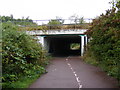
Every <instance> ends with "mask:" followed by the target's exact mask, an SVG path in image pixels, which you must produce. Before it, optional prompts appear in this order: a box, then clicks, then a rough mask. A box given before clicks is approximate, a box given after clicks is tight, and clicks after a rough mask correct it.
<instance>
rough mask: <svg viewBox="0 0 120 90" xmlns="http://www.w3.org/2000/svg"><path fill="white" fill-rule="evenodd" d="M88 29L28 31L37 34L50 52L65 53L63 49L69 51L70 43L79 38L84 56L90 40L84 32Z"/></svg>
mask: <svg viewBox="0 0 120 90" xmlns="http://www.w3.org/2000/svg"><path fill="white" fill-rule="evenodd" d="M86 31H87V29H76V30H47V31H46V32H45V31H42V30H36V31H27V32H26V33H27V34H29V35H34V36H36V37H37V38H38V40H39V43H41V44H42V46H43V47H44V49H46V50H47V51H48V52H49V53H59V52H61V53H63V52H62V50H64V52H69V50H68V48H69V44H70V43H72V42H73V43H74V42H77V41H76V40H78V42H79V43H80V45H81V50H80V54H81V56H83V54H84V51H85V46H86V45H87V42H88V39H87V36H86V35H85V34H84V33H85V32H86ZM55 38H56V39H55ZM65 40H66V41H65ZM68 41H70V42H68ZM55 50H56V51H55Z"/></svg>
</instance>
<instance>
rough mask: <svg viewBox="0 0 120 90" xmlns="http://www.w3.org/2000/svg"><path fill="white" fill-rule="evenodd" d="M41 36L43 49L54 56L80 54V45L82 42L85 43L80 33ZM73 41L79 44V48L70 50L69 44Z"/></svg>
mask: <svg viewBox="0 0 120 90" xmlns="http://www.w3.org/2000/svg"><path fill="white" fill-rule="evenodd" d="M43 37H44V47H45V49H46V50H47V51H48V53H50V54H52V55H54V56H68V55H81V51H82V47H81V46H82V44H83V43H84V45H85V40H86V38H85V37H84V42H82V40H81V36H80V35H45V36H43ZM73 43H77V44H79V46H80V48H79V49H77V50H72V49H71V48H70V45H71V44H73Z"/></svg>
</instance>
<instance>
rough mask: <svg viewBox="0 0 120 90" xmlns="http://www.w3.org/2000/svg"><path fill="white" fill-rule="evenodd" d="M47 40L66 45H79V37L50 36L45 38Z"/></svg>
mask: <svg viewBox="0 0 120 90" xmlns="http://www.w3.org/2000/svg"><path fill="white" fill-rule="evenodd" d="M46 38H48V39H49V40H53V41H56V40H57V41H63V42H67V43H80V42H81V40H80V36H79V35H52V36H46Z"/></svg>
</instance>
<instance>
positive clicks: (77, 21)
mask: <svg viewBox="0 0 120 90" xmlns="http://www.w3.org/2000/svg"><path fill="white" fill-rule="evenodd" d="M69 19H70V20H71V22H74V23H75V24H83V23H85V21H84V17H79V16H78V15H76V14H74V15H72V16H70V17H69Z"/></svg>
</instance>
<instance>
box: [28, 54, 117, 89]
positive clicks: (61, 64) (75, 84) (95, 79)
mask: <svg viewBox="0 0 120 90" xmlns="http://www.w3.org/2000/svg"><path fill="white" fill-rule="evenodd" d="M47 71H48V73H46V74H44V75H42V76H41V77H40V78H39V79H38V80H36V81H35V82H34V83H33V84H32V85H30V87H29V88H79V89H81V88H116V87H117V81H116V80H115V79H114V78H112V77H110V76H107V75H106V73H105V72H103V71H102V70H101V69H100V68H98V67H95V66H92V65H89V64H86V63H85V62H84V61H82V60H81V59H80V57H79V56H69V57H54V59H53V60H51V63H50V64H49V65H48V67H47Z"/></svg>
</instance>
